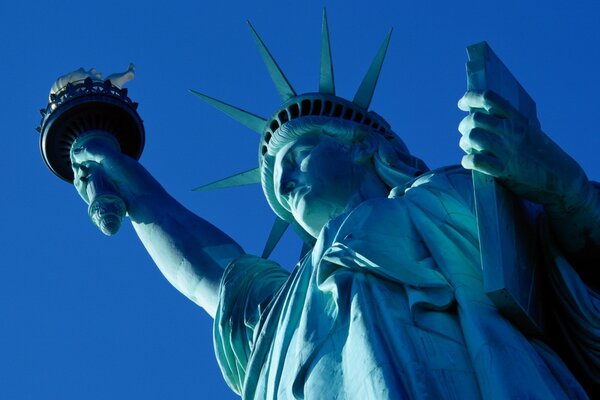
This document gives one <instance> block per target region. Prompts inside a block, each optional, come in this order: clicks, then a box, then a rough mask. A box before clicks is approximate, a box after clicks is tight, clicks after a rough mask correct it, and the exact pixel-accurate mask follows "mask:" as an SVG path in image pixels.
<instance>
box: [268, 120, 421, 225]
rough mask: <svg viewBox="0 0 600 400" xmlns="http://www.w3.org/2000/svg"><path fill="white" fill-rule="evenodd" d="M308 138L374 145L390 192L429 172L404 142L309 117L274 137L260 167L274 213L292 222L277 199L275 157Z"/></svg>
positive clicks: (378, 167) (376, 163)
mask: <svg viewBox="0 0 600 400" xmlns="http://www.w3.org/2000/svg"><path fill="white" fill-rule="evenodd" d="M307 135H326V136H330V137H334V138H336V139H339V140H341V141H342V142H344V143H346V144H349V145H353V144H357V143H361V142H363V141H367V140H368V141H372V142H371V144H372V145H373V148H374V149H375V150H374V153H373V157H372V160H373V161H372V162H373V165H374V167H375V171H376V173H377V175H378V176H379V178H380V179H381V181H382V182H383V183H384V184H385V185H387V187H388V189H390V190H391V189H392V188H394V187H396V186H400V185H403V184H405V183H406V182H407V181H409V180H411V179H413V178H414V177H415V176H418V175H420V174H422V173H424V172H426V171H427V170H428V168H427V166H426V165H425V163H424V162H423V161H422V160H421V159H419V158H417V157H414V156H412V155H411V154H410V153H409V151H408V148H407V147H406V145H405V144H404V142H403V141H402V140H401V139H400V138H399V137H398V136H397V135H395V134H390V133H388V134H387V135H385V136H384V135H383V134H381V133H380V132H378V131H375V130H372V129H370V128H368V127H365V126H364V125H359V124H356V123H353V122H351V121H345V120H338V119H332V118H328V117H321V116H307V117H304V118H299V119H297V120H293V121H289V122H287V123H286V124H283V125H282V126H281V127H279V129H277V131H276V132H274V133H273V137H272V138H271V140H270V141H269V144H268V147H267V154H265V156H264V158H263V163H262V165H261V181H262V187H263V191H264V193H265V197H266V198H267V201H268V202H269V204H270V205H271V208H272V209H273V211H275V213H276V214H277V215H278V216H279V217H280V218H282V219H285V220H287V221H292V220H293V217H292V216H291V215H290V213H289V212H288V211H287V210H286V209H285V208H284V207H283V206H282V205H281V204H280V203H279V201H278V200H277V197H276V196H275V188H274V182H273V170H274V167H275V155H276V154H277V153H278V152H279V151H280V150H281V149H283V148H284V147H285V146H286V145H287V144H289V143H291V142H293V141H295V140H297V139H299V138H301V137H303V136H307Z"/></svg>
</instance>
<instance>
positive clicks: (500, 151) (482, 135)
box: [459, 128, 506, 158]
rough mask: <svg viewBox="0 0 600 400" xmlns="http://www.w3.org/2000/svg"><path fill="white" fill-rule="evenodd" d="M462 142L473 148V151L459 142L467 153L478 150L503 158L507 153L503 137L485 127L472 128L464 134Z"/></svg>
mask: <svg viewBox="0 0 600 400" xmlns="http://www.w3.org/2000/svg"><path fill="white" fill-rule="evenodd" d="M461 142H463V144H464V146H465V147H469V148H470V149H471V151H467V150H466V149H465V147H463V145H461V144H460V143H459V145H460V146H461V148H462V149H463V150H465V152H467V153H473V152H474V151H476V152H479V153H487V154H491V155H494V156H495V157H500V158H503V156H504V155H505V154H506V146H505V143H504V140H502V137H500V136H498V135H496V134H494V133H492V132H490V131H487V130H484V129H479V128H474V129H471V130H470V131H469V133H468V134H466V135H464V136H462V138H461Z"/></svg>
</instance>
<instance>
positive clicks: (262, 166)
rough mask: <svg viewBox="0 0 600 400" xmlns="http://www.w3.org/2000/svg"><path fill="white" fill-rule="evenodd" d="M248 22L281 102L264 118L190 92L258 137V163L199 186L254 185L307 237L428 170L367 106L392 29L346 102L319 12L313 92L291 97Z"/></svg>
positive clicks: (282, 78)
mask: <svg viewBox="0 0 600 400" xmlns="http://www.w3.org/2000/svg"><path fill="white" fill-rule="evenodd" d="M250 27H251V29H252V34H253V35H254V39H255V40H256V42H257V44H258V46H259V50H260V52H261V55H262V57H263V59H264V61H265V63H266V65H267V68H268V70H269V73H270V74H271V78H272V79H273V81H274V83H275V86H276V87H277V90H278V91H279V94H280V95H281V97H282V98H283V100H284V103H283V104H282V105H281V106H280V107H279V109H278V110H277V111H276V112H275V113H274V114H273V115H272V116H271V118H269V119H265V118H262V117H259V116H257V115H254V114H252V113H249V112H247V111H244V110H242V109H240V108H237V107H234V106H231V105H229V104H226V103H223V102H221V101H219V100H216V99H214V98H212V97H209V96H206V95H204V94H201V93H198V92H195V91H193V92H194V93H195V94H197V95H199V96H200V97H201V98H203V99H204V100H205V101H207V102H208V103H210V104H211V105H213V106H214V107H216V108H218V109H220V110H221V111H223V112H225V113H226V114H228V115H229V116H231V117H233V118H234V119H236V120H238V121H239V122H241V123H242V124H244V125H246V126H247V127H249V128H251V129H252V130H254V131H256V132H258V133H259V134H260V135H261V141H260V145H259V168H257V169H256V170H251V171H246V172H244V173H242V174H238V175H235V176H233V177H231V178H227V179H225V180H222V181H219V182H218V183H215V184H211V185H206V186H204V187H203V188H211V187H224V186H233V185H239V184H246V183H255V182H256V183H258V182H260V183H261V185H262V187H263V191H264V193H265V197H266V198H267V201H268V202H269V205H270V206H271V208H272V209H273V211H274V212H275V214H277V216H278V217H279V218H281V219H282V220H285V221H288V222H290V223H292V224H293V225H296V226H299V227H301V228H302V230H303V231H304V232H307V233H308V234H310V235H311V236H313V237H314V236H316V234H317V233H318V231H319V230H320V228H321V227H322V226H323V225H324V224H325V223H326V222H327V221H328V220H329V219H331V218H333V217H335V216H337V215H339V214H340V213H342V212H344V211H347V210H350V209H352V208H353V207H354V206H356V205H357V204H358V203H359V202H360V201H363V200H364V199H366V198H369V197H373V196H376V195H380V196H385V195H387V193H388V192H389V190H390V189H391V188H393V187H395V186H399V185H402V184H404V183H406V182H407V181H408V180H410V179H413V178H414V177H415V176H417V175H419V174H421V173H423V172H424V171H426V170H427V167H426V165H425V164H424V163H423V162H422V161H421V160H419V159H418V158H416V157H413V156H411V155H410V153H409V151H408V149H407V147H406V146H405V144H404V143H403V142H402V140H401V139H400V138H399V137H398V136H397V135H396V134H395V133H394V132H393V131H392V130H391V128H390V125H389V124H388V123H387V122H386V121H385V120H384V119H383V118H381V117H380V116H379V115H378V114H377V113H375V112H373V111H369V105H370V102H371V98H372V96H373V93H374V90H375V85H376V83H377V79H378V77H379V72H380V70H381V66H382V64H383V60H384V57H385V53H386V51H387V47H388V44H389V40H390V35H391V32H390V33H389V34H388V35H387V36H386V38H385V40H384V42H383V44H382V45H381V47H380V49H379V51H378V53H377V55H376V56H375V59H374V60H373V62H372V63H371V66H370V68H369V70H368V71H367V74H366V75H365V77H364V79H363V81H362V83H361V85H360V87H359V88H358V91H357V92H356V94H355V96H354V98H353V100H352V101H348V100H345V99H343V98H341V97H338V96H336V95H335V87H334V79H333V68H332V60H331V51H330V45H329V33H328V28H327V19H326V16H325V14H323V35H322V39H321V73H320V80H319V92H318V93H306V94H302V95H297V94H296V92H295V90H294V89H293V88H292V86H291V85H290V83H289V82H288V80H287V78H286V77H285V75H284V74H283V72H282V71H281V69H280V68H279V66H278V65H277V63H276V62H275V60H274V59H273V57H272V56H271V53H270V52H269V51H268V50H267V48H266V46H265V45H264V43H263V41H262V40H261V39H260V37H259V36H258V34H257V33H256V31H254V29H253V28H252V26H250Z"/></svg>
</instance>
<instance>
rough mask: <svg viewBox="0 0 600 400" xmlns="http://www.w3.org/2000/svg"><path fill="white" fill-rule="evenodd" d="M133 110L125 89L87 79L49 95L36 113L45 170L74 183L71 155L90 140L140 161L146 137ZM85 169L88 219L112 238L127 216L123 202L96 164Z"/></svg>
mask: <svg viewBox="0 0 600 400" xmlns="http://www.w3.org/2000/svg"><path fill="white" fill-rule="evenodd" d="M137 106H138V104H137V103H134V102H132V101H131V99H130V98H129V97H128V96H127V89H122V88H120V87H118V86H116V85H114V84H113V83H112V82H111V81H110V79H107V80H105V81H102V80H97V79H92V78H90V77H87V78H85V79H82V80H78V81H73V82H69V83H67V84H66V85H65V86H64V87H62V88H60V89H59V90H58V91H57V92H56V93H51V94H50V99H49V103H48V105H47V106H46V108H43V109H41V110H40V112H41V114H42V120H41V122H40V126H39V127H38V128H37V131H38V132H39V133H40V150H41V153H42V158H43V159H44V162H45V163H46V166H48V168H49V169H50V171H52V172H53V173H54V174H55V175H56V176H58V177H59V178H61V179H63V180H64V181H66V182H69V183H73V179H74V174H73V169H72V167H71V154H72V151H73V150H74V149H76V148H79V147H81V146H83V145H85V144H86V143H89V142H90V141H104V142H105V143H106V144H108V145H109V146H113V147H114V148H115V149H118V150H119V151H121V152H122V153H123V154H126V155H128V156H130V157H132V158H134V159H136V160H137V159H139V158H140V156H141V154H142V150H143V148H144V140H145V133H144V125H143V122H142V119H141V118H140V116H139V115H138V113H137ZM84 167H85V168H86V170H87V173H88V174H87V177H86V179H87V188H86V192H87V193H86V194H87V197H88V201H89V207H88V215H89V216H90V218H91V219H92V221H93V222H94V224H95V225H96V226H98V228H100V230H101V231H102V232H103V233H104V234H106V235H113V234H115V233H116V232H117V231H118V230H119V227H120V226H121V221H122V219H123V217H124V216H125V214H126V212H127V209H126V206H125V202H124V201H123V200H122V199H121V198H120V197H119V195H118V194H117V190H116V188H115V186H114V184H113V183H112V182H111V181H110V180H109V179H108V178H107V177H106V176H105V174H104V173H103V171H102V169H101V168H100V165H98V164H97V163H94V162H89V163H86V164H85V166H84Z"/></svg>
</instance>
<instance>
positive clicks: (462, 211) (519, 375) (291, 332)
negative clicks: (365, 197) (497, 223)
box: [214, 168, 598, 399]
mask: <svg viewBox="0 0 600 400" xmlns="http://www.w3.org/2000/svg"><path fill="white" fill-rule="evenodd" d="M473 210H474V207H473V196H472V183H471V179H470V173H469V172H467V171H464V170H462V169H461V168H446V169H443V170H438V171H433V172H430V173H428V174H426V175H425V176H422V177H420V178H419V179H417V180H415V181H414V182H412V184H411V185H410V186H408V187H407V188H404V189H402V190H399V189H396V190H394V191H393V192H392V195H391V197H390V198H389V199H373V200H369V201H367V202H365V203H362V204H361V205H359V206H358V207H357V208H356V209H354V210H353V211H351V212H350V213H348V214H345V215H342V216H340V217H338V218H336V219H334V220H333V221H331V222H330V223H329V224H328V225H327V226H326V227H325V228H324V229H323V230H322V232H321V235H320V236H319V238H318V240H317V243H316V245H315V247H314V249H313V251H312V253H309V254H308V255H307V256H306V257H305V258H304V259H303V260H301V261H300V263H299V264H298V265H297V266H296V268H295V269H294V270H293V272H292V273H291V274H289V273H287V272H286V271H285V270H283V269H282V268H280V267H279V266H278V265H277V264H275V263H272V262H270V261H266V260H263V259H260V258H258V257H252V256H242V257H240V258H238V259H236V260H235V261H233V262H232V263H231V264H230V265H229V266H228V268H227V270H226V271H225V274H224V277H223V280H222V283H221V288H220V303H219V308H218V311H217V315H216V319H215V330H214V342H215V350H216V354H217V359H218V361H219V364H220V366H221V369H222V372H223V375H224V377H225V379H226V381H227V382H228V384H229V385H230V386H231V388H232V389H233V390H235V391H236V392H237V393H239V394H241V395H242V396H243V397H244V398H246V399H264V398H268V399H275V398H278V399H291V398H306V399H321V398H327V399H329V398H340V399H344V398H352V399H371V398H373V399H386V398H388V399H399V398H411V399H425V398H428V399H432V398H448V399H477V398H486V399H510V398H531V399H536V398H539V399H548V398H587V397H586V395H585V393H584V392H583V390H582V389H581V387H580V386H579V384H578V383H577V382H576V380H575V379H574V378H573V376H572V375H571V374H570V372H569V371H568V369H567V368H566V367H565V366H564V364H563V363H562V361H561V360H560V359H559V358H558V357H557V356H556V355H555V354H554V352H553V351H552V350H551V349H550V348H549V347H548V346H545V345H544V344H543V343H541V342H538V341H535V340H532V339H530V338H527V337H525V336H523V335H522V334H521V333H520V332H519V331H518V330H517V329H516V328H515V327H514V326H513V325H512V324H511V323H510V322H508V321H507V320H506V319H505V318H504V317H502V316H501V315H500V314H499V313H498V311H497V310H496V308H495V306H494V305H493V304H492V302H491V301H490V300H489V299H488V298H487V296H486V295H485V293H484V292H483V284H482V273H481V264H480V259H479V257H480V254H479V243H478V239H477V227H476V220H475V216H474V211H473ZM572 272H573V271H572V270H571V272H568V273H567V274H568V275H569V276H568V277H561V276H559V277H558V278H557V279H558V280H559V281H562V282H567V281H568V282H570V280H571V279H575V280H577V277H576V275H575V277H573V276H572V275H573V273H572ZM565 285H566V288H563V289H564V293H560V294H559V295H560V296H562V297H563V298H564V299H566V300H565V301H567V302H569V304H571V303H574V304H577V301H579V302H583V303H585V304H592V306H593V305H594V304H597V303H594V302H595V301H597V300H590V299H589V298H587V297H586V296H585V294H584V295H583V297H584V299H579V300H577V301H575V300H572V299H571V297H569V296H571V295H570V294H568V293H570V291H571V290H572V289H573V288H575V289H577V290H580V289H581V287H580V286H578V285H583V284H582V283H581V282H580V281H579V283H577V284H574V283H568V284H565ZM583 287H585V286H583ZM568 299H571V300H568ZM586 299H587V300H586ZM586 302H587V303H586ZM590 310H591V311H590ZM582 312H583V314H584V315H587V314H589V313H592V314H594V311H593V310H592V309H590V308H589V307H588V311H582ZM586 313H587V314H586ZM574 315H579V314H574ZM594 315H595V316H596V317H597V312H596V313H595V314H594ZM577 318H579V319H582V320H583V322H582V325H583V326H585V327H582V328H578V329H579V330H578V332H581V331H582V330H583V331H584V332H588V331H589V329H591V330H592V331H593V330H594V329H597V325H596V327H595V328H594V327H592V328H590V327H589V326H588V325H590V321H589V318H588V319H587V320H586V319H585V318H580V317H577ZM594 323H597V321H595V322H594V321H592V322H591V325H592V326H593V325H594ZM585 329H588V331H585ZM595 333H596V335H597V333H598V332H597V330H596V331H595ZM584 336H585V335H584ZM596 337H597V336H596ZM596 355H597V353H596ZM596 361H597V360H596Z"/></svg>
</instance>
